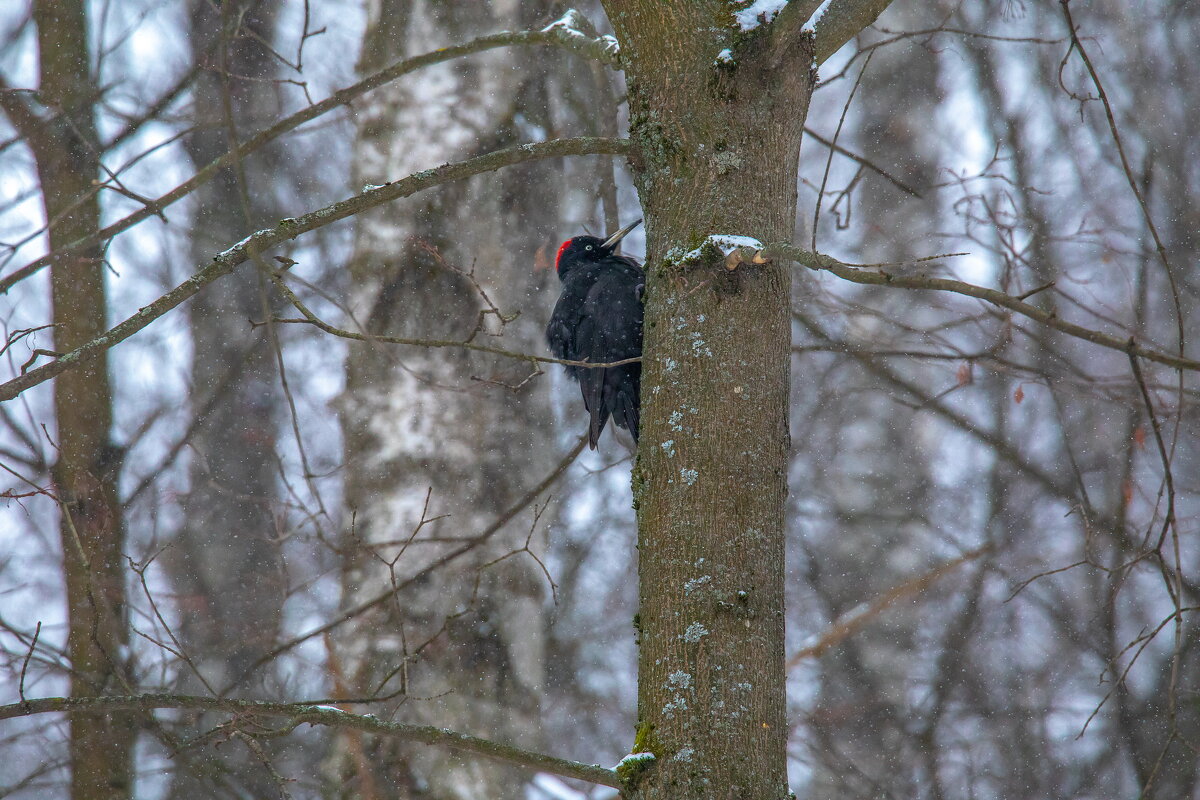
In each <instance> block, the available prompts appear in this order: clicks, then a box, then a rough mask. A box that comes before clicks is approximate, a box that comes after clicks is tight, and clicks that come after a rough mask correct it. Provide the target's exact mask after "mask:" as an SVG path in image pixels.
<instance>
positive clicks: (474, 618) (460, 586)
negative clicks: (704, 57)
mask: <svg viewBox="0 0 1200 800" xmlns="http://www.w3.org/2000/svg"><path fill="white" fill-rule="evenodd" d="M543 11H544V8H543V7H542V6H541V4H531V3H521V4H513V5H510V6H503V7H501V6H499V5H498V4H492V3H482V2H470V3H456V4H452V5H446V4H438V3H431V2H420V1H418V0H385V1H384V2H378V3H374V4H372V6H371V9H370V21H369V25H368V30H367V32H366V36H365V39H364V49H363V55H362V59H361V62H360V68H361V69H362V71H364V72H369V71H371V70H374V69H378V68H380V67H382V66H383V65H385V64H386V63H388V62H390V61H392V60H394V59H396V58H398V57H401V56H403V55H405V54H415V53H419V52H425V51H428V50H431V49H433V48H435V47H437V46H440V45H445V44H452V43H458V42H462V41H466V40H467V39H469V38H471V37H472V36H475V35H478V34H480V33H490V32H493V31H496V30H503V29H520V28H529V27H533V23H536V22H538V21H539V19H540V15H541V14H542V13H543ZM561 58H562V57H561V56H560V55H558V54H555V53H552V52H543V51H527V50H524V49H520V48H512V49H504V50H497V51H492V52H488V53H483V54H480V55H478V56H474V57H472V58H471V59H470V60H464V61H459V62H455V63H453V64H446V65H439V66H435V67H431V68H430V69H429V70H427V71H426V72H424V73H422V76H421V81H413V82H411V83H402V84H399V85H397V86H395V87H389V88H387V89H384V90H381V91H378V92H377V93H376V94H374V95H373V96H372V97H371V98H370V102H369V103H368V104H367V105H366V106H365V107H363V108H362V109H361V110H360V113H359V117H358V119H359V133H358V140H357V144H356V165H357V174H356V178H355V183H356V185H362V184H376V183H382V182H384V181H386V180H391V179H395V178H397V177H401V176H403V175H405V174H408V173H410V172H415V171H418V170H422V169H426V168H428V167H432V166H436V165H438V164H441V163H443V162H446V161H457V160H461V159H463V158H467V157H471V156H475V155H479V154H482V153H486V152H488V151H491V150H494V149H497V148H500V147H504V146H506V145H510V144H513V143H516V142H526V141H530V140H531V139H534V138H536V136H537V129H538V128H541V129H542V130H544V131H554V130H555V129H556V127H557V125H556V123H555V120H553V119H552V118H551V117H550V114H549V101H548V97H547V94H546V93H547V88H546V80H545V73H546V72H547V71H548V70H549V69H550V67H549V64H554V63H559V61H560V60H561ZM561 192H562V186H561V177H560V176H559V174H558V173H557V171H556V170H555V169H553V168H552V167H551V166H550V165H549V164H532V165H530V166H526V167H520V168H515V169H508V170H503V171H501V172H497V173H492V174H488V175H483V176H479V177H476V178H473V179H471V180H469V181H464V182H462V183H460V184H455V185H448V186H446V187H443V188H441V189H438V190H437V191H436V192H432V193H429V194H427V195H425V196H422V197H418V198H414V199H413V200H410V201H406V202H404V203H401V204H395V205H391V206H388V207H387V208H385V209H382V210H381V212H376V213H372V214H370V215H366V216H364V217H361V218H360V220H359V227H358V230H357V235H356V243H355V255H354V259H353V262H352V264H351V274H352V277H353V280H354V295H353V303H352V305H353V309H354V313H355V314H356V316H357V319H358V321H359V322H360V323H361V324H362V325H363V327H364V328H365V330H366V332H368V333H374V334H388V335H400V336H415V337H429V338H439V339H455V338H457V339H463V338H466V337H467V336H468V335H470V333H471V331H472V330H473V329H475V327H476V325H477V324H478V323H479V322H480V320H481V317H480V312H481V311H483V310H485V309H486V305H487V303H486V301H485V300H484V299H483V298H482V296H481V295H480V294H479V292H478V291H477V290H476V289H475V288H474V287H473V286H472V285H471V281H470V279H469V278H467V277H466V275H464V274H463V272H469V271H470V270H471V269H472V268H475V269H476V273H475V277H476V279H477V280H478V281H479V283H480V284H481V285H482V287H483V288H484V289H485V290H486V292H487V296H488V297H489V298H490V299H491V300H492V301H494V302H495V303H496V305H497V306H498V307H499V309H500V310H502V311H503V312H504V313H505V314H511V313H513V312H515V311H520V312H521V317H520V318H519V319H518V320H516V321H515V322H512V323H509V324H504V325H503V333H504V338H503V339H501V340H500V341H499V342H498V344H501V345H503V346H504V347H506V348H509V349H512V350H517V351H524V352H533V353H538V352H542V351H543V350H544V344H543V342H542V335H541V329H542V326H543V325H544V319H545V316H546V313H547V312H546V309H547V308H548V303H549V302H550V301H551V299H552V292H551V288H552V286H553V282H554V276H553V275H552V274H551V273H550V272H549V271H541V272H535V270H534V268H533V262H534V255H535V253H536V252H537V251H538V250H539V249H543V250H544V249H545V248H547V247H549V246H551V243H552V242H554V241H557V238H558V237H560V232H559V230H558V220H559V216H558V214H559V209H558V200H559V198H560V197H561V196H562V194H561ZM427 245H428V246H432V247H433V248H435V249H436V251H437V252H436V253H433V252H431V251H430V250H429V249H428V247H427ZM455 269H457V270H459V271H457V272H456V271H455ZM484 324H485V326H486V328H485V330H484V331H481V332H480V333H479V334H478V336H479V338H480V339H484V340H486V339H487V336H488V333H489V332H496V331H498V330H499V328H500V327H501V323H500V320H499V318H498V315H495V314H489V315H488V316H487V318H486V319H485V320H484ZM483 343H487V342H483ZM528 372H529V370H528V367H527V365H524V364H520V363H517V364H515V365H514V362H512V361H499V360H496V359H494V358H492V357H489V356H481V355H480V354H472V353H467V352H454V351H446V350H422V349H410V348H404V349H399V348H396V347H394V346H391V345H380V344H371V343H366V344H362V345H355V346H354V347H353V348H352V349H351V352H350V356H349V361H348V365H347V388H346V393H345V395H344V397H343V399H342V401H341V411H342V420H343V425H344V430H345V434H346V462H347V465H348V469H347V474H346V505H347V508H348V509H349V511H350V513H351V515H352V519H351V520H348V521H347V533H348V537H347V549H348V551H349V556H348V564H347V571H346V599H347V602H348V604H353V603H355V602H358V601H360V600H361V599H363V598H365V597H370V596H374V595H376V594H378V593H379V592H380V590H382V589H386V587H387V586H388V585H389V582H390V581H393V580H401V579H403V578H404V577H406V576H407V575H411V574H413V573H414V572H416V571H418V570H420V569H421V568H422V567H424V566H425V565H427V564H428V563H429V562H431V561H433V560H435V559H437V558H438V557H439V556H441V555H443V554H444V553H445V552H446V551H447V550H449V549H453V548H456V547H458V546H460V545H461V541H459V542H453V541H450V542H448V541H445V539H447V538H452V537H462V536H470V535H472V534H475V533H478V532H479V531H481V530H482V529H483V528H484V527H486V526H487V524H488V523H489V522H490V521H491V520H492V519H493V518H495V517H496V516H498V515H499V514H500V512H501V511H502V509H504V508H505V507H506V506H507V505H509V504H510V503H511V502H512V501H513V500H514V499H515V498H517V497H520V496H521V495H522V494H523V493H524V491H525V490H527V489H528V488H529V486H530V485H531V484H534V483H536V482H537V480H538V478H539V477H540V476H542V475H544V474H546V473H547V472H548V471H549V470H550V468H551V467H552V466H553V464H554V463H556V458H555V448H554V447H553V445H554V436H553V430H552V428H551V427H550V426H547V425H546V424H545V422H546V419H547V418H548V417H549V416H550V412H549V404H548V398H547V394H546V389H545V381H544V379H543V380H541V381H531V382H529V383H526V384H524V385H522V386H520V388H516V389H506V388H503V387H501V386H497V385H494V384H488V383H484V382H479V381H474V380H472V378H473V377H478V378H483V379H487V380H494V381H499V382H502V383H506V384H509V385H511V386H514V387H515V386H517V385H518V384H520V383H521V381H522V380H523V379H524V378H525V377H526V376H527V375H528ZM427 490H428V491H429V505H428V511H427V513H428V516H436V515H442V514H448V515H449V518H447V519H443V520H440V521H438V522H434V523H431V524H429V525H426V526H424V527H421V530H420V532H419V534H418V536H417V540H416V541H415V542H414V543H413V544H412V545H411V546H406V545H405V544H404V542H405V541H406V540H407V539H408V538H409V536H410V535H411V534H412V533H413V532H414V530H415V529H416V528H418V527H419V524H420V521H421V519H422V514H423V512H424V508H425V499H426V492H427ZM532 522H533V511H532V509H530V510H529V511H528V512H526V513H524V514H522V515H520V516H519V517H518V519H517V520H514V522H513V523H511V524H510V525H509V526H507V527H506V528H505V529H504V530H502V531H501V532H500V533H499V534H497V535H496V536H494V537H492V538H491V539H490V540H489V542H488V544H487V545H486V546H484V547H480V548H479V549H478V551H477V552H476V553H474V555H473V556H472V557H471V558H469V559H465V560H464V562H463V563H458V564H456V565H455V566H454V567H453V568H452V569H449V570H442V571H441V572H438V573H436V574H435V575H434V576H432V577H431V578H430V579H429V580H428V581H426V582H423V583H422V584H421V585H419V586H416V587H412V588H410V589H407V590H405V592H404V593H403V595H402V596H398V597H397V598H396V600H395V602H393V603H389V604H388V605H387V606H382V607H379V608H377V609H375V610H373V611H372V612H371V613H369V614H366V615H364V616H362V617H361V618H360V619H358V620H356V621H355V622H354V623H353V624H352V625H351V626H349V627H348V628H347V630H346V631H345V632H344V634H343V635H342V636H340V637H339V640H338V641H339V643H340V647H339V648H338V652H337V653H336V655H335V659H337V660H338V661H339V662H340V670H341V674H342V676H343V680H344V682H345V685H346V687H347V688H348V689H349V690H350V691H351V693H357V694H359V695H366V694H371V693H379V694H392V695H394V694H395V693H397V692H400V696H399V698H397V700H399V701H402V703H403V706H402V708H401V710H400V712H399V714H400V718H401V719H404V720H405V721H411V722H424V723H430V724H435V725H440V726H447V727H451V728H454V729H457V730H462V731H470V732H472V733H475V734H479V735H483V736H489V737H493V738H496V739H499V740H501V741H506V742H511V743H514V744H518V745H523V746H529V747H534V748H537V747H538V746H539V745H540V742H539V739H538V734H537V730H538V726H537V723H538V721H539V710H538V703H539V699H540V695H541V692H542V689H543V683H544V677H543V675H544V669H545V665H544V661H543V656H544V631H543V626H544V616H543V603H544V601H545V599H546V598H545V594H546V591H547V585H546V582H545V579H544V578H543V577H542V576H541V570H540V568H539V567H538V565H537V564H536V563H535V562H534V561H533V560H532V557H531V555H530V554H528V553H526V554H517V555H514V556H512V557H510V558H507V559H505V560H503V561H501V562H498V563H495V564H491V565H489V564H488V562H491V561H493V560H494V559H496V558H498V557H500V556H502V555H504V554H505V553H508V552H511V551H513V550H519V549H521V548H522V547H523V546H524V545H525V542H526V537H527V536H528V534H529V533H530V526H531V524H532ZM530 548H531V550H532V552H533V553H538V552H541V551H542V548H543V544H542V542H541V531H540V530H538V531H536V532H535V534H534V536H533V538H532V540H531V541H530ZM393 560H394V563H390V564H389V563H388V562H393ZM393 705H395V701H393V703H391V704H389V705H388V706H386V707H392V706H393ZM367 746H368V745H366V744H364V743H363V742H361V741H358V740H353V739H344V740H343V748H342V750H343V756H344V758H343V760H342V764H341V767H340V768H341V769H342V770H343V771H345V772H347V773H349V774H350V775H352V776H353V778H354V779H355V783H354V784H353V785H354V786H357V787H358V788H357V789H355V791H359V792H362V793H363V794H369V793H370V792H371V791H374V788H373V787H375V786H382V785H390V786H393V787H395V791H396V792H398V793H399V795H400V796H405V797H431V798H459V797H463V798H465V797H474V796H477V795H478V794H479V793H484V794H487V795H489V796H496V797H509V796H518V795H519V793H520V788H519V787H520V786H521V784H522V783H523V782H524V780H525V779H526V776H525V775H523V774H521V773H519V772H516V771H513V770H511V769H510V768H507V767H504V766H502V765H497V764H491V763H481V762H478V761H467V762H464V761H463V760H461V759H459V758H457V757H455V756H453V755H452V754H448V753H446V752H443V751H438V750H432V749H429V748H413V747H411V746H392V745H380V749H379V750H377V751H372V752H371V753H367V752H366V751H365V748H366V747H367ZM372 746H373V745H372Z"/></svg>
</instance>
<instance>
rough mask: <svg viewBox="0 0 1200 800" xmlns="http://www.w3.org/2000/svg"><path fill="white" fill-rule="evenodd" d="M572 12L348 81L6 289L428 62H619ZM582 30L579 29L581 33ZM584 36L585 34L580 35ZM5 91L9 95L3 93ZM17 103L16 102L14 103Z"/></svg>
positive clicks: (7, 281) (613, 48)
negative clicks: (524, 55) (507, 53)
mask: <svg viewBox="0 0 1200 800" xmlns="http://www.w3.org/2000/svg"><path fill="white" fill-rule="evenodd" d="M573 13H574V16H573V17H572V16H571V14H572V12H568V13H567V14H564V15H563V18H562V19H560V20H559V21H558V22H555V23H552V24H550V25H548V26H546V27H545V28H544V29H542V30H540V31H501V32H499V33H491V34H488V35H487V36H481V37H479V38H478V39H473V40H471V41H469V42H465V43H463V44H458V45H452V46H450V47H441V48H438V49H437V50H433V51H431V52H428V53H422V54H421V55H418V56H413V57H412V58H405V59H401V60H400V61H397V62H395V63H394V64H392V65H391V66H389V67H385V68H384V69H381V70H380V71H379V72H376V73H374V74H372V75H368V76H367V77H365V78H363V79H362V80H361V81H358V82H357V83H355V84H352V85H350V86H347V87H345V88H343V89H339V90H338V91H336V92H334V93H333V94H331V95H330V96H329V97H327V98H325V99H324V100H321V101H320V102H317V103H314V104H312V105H310V106H306V107H305V108H302V109H300V110H299V111H297V112H296V113H294V114H291V115H289V116H286V117H284V118H283V119H281V120H279V121H277V122H275V123H274V124H272V125H271V126H269V127H267V128H264V129H262V130H260V131H259V132H258V133H256V134H254V135H253V136H251V137H250V138H248V139H247V140H246V141H244V142H242V143H241V144H240V145H238V147H237V148H236V149H234V150H230V151H227V152H226V153H224V154H223V155H221V156H219V157H217V158H216V159H214V160H213V161H210V162H209V163H208V164H206V165H204V166H203V167H202V168H201V169H199V170H198V171H197V172H196V174H195V175H193V176H192V177H191V178H188V179H187V180H186V181H184V182H183V183H181V184H179V185H178V186H176V187H175V188H174V189H172V190H171V191H169V192H167V193H166V194H164V195H162V196H160V197H157V198H154V199H152V200H149V201H147V202H144V203H143V205H142V207H141V208H139V209H138V210H137V211H134V212H133V213H131V214H128V215H126V216H125V217H122V218H121V219H119V220H117V221H115V222H113V223H111V224H109V225H107V226H106V227H104V228H103V229H102V230H99V231H97V232H95V233H93V234H90V235H88V236H85V237H83V238H81V239H79V240H77V241H74V242H72V243H70V244H69V245H67V246H66V247H65V248H60V249H58V250H56V251H55V252H53V253H47V254H46V255H43V256H40V257H39V258H36V259H34V260H33V261H32V262H30V263H28V264H26V265H25V266H23V267H21V268H20V269H17V270H14V271H13V272H11V273H9V274H8V275H5V276H3V277H0V294H3V293H5V292H7V291H8V290H9V289H10V288H12V287H13V286H14V285H16V284H17V283H19V282H21V281H23V280H25V279H26V278H28V277H30V276H31V275H34V274H36V273H37V272H39V271H40V270H42V269H44V268H45V267H47V266H49V265H50V263H51V262H52V261H54V259H56V258H62V257H63V256H65V255H68V254H71V253H75V252H78V251H80V250H82V249H83V248H86V247H91V246H93V245H95V244H97V243H99V242H104V241H107V240H109V239H111V238H113V237H114V236H116V235H117V234H119V233H122V232H124V231H127V230H129V229H130V228H132V227H133V226H134V225H137V224H138V223H140V222H142V221H144V220H146V219H148V218H149V217H152V216H159V217H161V216H163V215H164V211H165V210H166V209H167V208H168V207H170V206H171V205H173V204H175V203H176V202H178V201H179V200H182V199H183V198H184V197H187V196H188V195H189V194H191V193H192V192H194V191H195V190H196V189H198V188H200V187H201V186H203V185H204V184H206V183H208V182H209V181H210V180H212V179H213V178H214V177H215V176H216V175H218V174H220V171H221V170H222V169H223V168H225V167H227V166H229V165H230V164H232V163H234V162H235V161H237V160H240V159H243V158H245V157H246V156H248V155H250V154H251V153H253V152H255V151H256V150H259V149H260V148H262V147H264V146H265V145H267V144H268V143H270V142H273V141H275V140H276V139H278V138H280V137H281V136H283V135H284V134H286V133H288V132H290V131H292V130H294V129H296V128H298V127H300V126H301V125H303V124H305V123H307V122H311V121H313V120H315V119H317V118H318V117H321V116H323V115H324V114H327V113H329V112H330V111H333V110H334V109H336V108H339V107H340V106H348V105H350V103H351V101H353V100H355V99H356V98H358V97H361V96H362V95H364V94H366V93H367V92H369V91H372V90H373V89H377V88H379V87H380V86H384V85H386V84H389V83H392V82H393V81H395V80H397V79H398V78H401V77H403V76H404V75H407V74H409V73H410V72H415V71H417V70H419V69H422V68H424V67H429V66H432V65H434V64H441V63H443V62H445V61H451V60H453V59H456V58H462V57H464V56H469V55H472V54H474V53H481V52H483V51H485V50H491V49H494V48H497V47H518V46H521V47H523V46H533V45H542V46H545V45H549V46H553V47H562V48H565V49H568V50H572V51H574V52H576V53H579V54H580V55H582V56H584V57H586V58H592V59H595V60H598V61H601V62H603V63H605V64H608V65H610V66H617V65H618V64H617V53H618V51H619V50H620V48H619V46H618V45H617V40H616V39H614V38H613V37H611V36H594V35H593V36H586V35H583V34H582V32H581V31H580V26H582V27H583V29H584V30H591V25H590V24H589V23H588V22H587V20H586V19H585V18H584V17H583V15H581V14H579V13H578V12H573ZM568 18H570V19H571V20H573V21H574V22H575V26H574V27H572V26H570V25H568V26H566V28H567V29H568V30H564V29H563V28H562V27H558V25H559V23H561V22H563V20H566V19H568ZM576 34H579V35H578V36H577V35H576ZM581 36H582V38H580V37H581ZM0 96H4V95H3V94H0ZM10 105H11V104H10Z"/></svg>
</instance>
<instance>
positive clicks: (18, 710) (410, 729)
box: [0, 694, 621, 788]
mask: <svg viewBox="0 0 1200 800" xmlns="http://www.w3.org/2000/svg"><path fill="white" fill-rule="evenodd" d="M159 708H176V709H198V710H203V711H216V712H225V713H229V714H235V715H242V716H249V715H253V716H266V717H279V718H283V719H285V720H286V721H287V723H288V728H287V730H290V729H292V728H296V727H299V726H300V725H303V724H306V723H307V724H309V725H324V726H325V727H329V728H351V729H353V730H359V731H364V732H366V733H373V734H375V735H377V736H387V737H390V738H393V739H402V740H404V741H408V742H422V743H424V744H436V745H442V746H444V747H450V748H453V749H455V750H462V751H464V752H467V753H474V754H475V755H480V756H483V757H485V758H490V759H494V760H496V761H506V762H508V763H510V764H517V765H519V766H522V767H528V768H530V769H535V770H538V771H540V772H548V773H550V774H552V775H561V776H563V777H565V778H575V779H577V780H581V781H587V782H589V783H596V784H600V785H602V786H612V787H614V788H620V786H621V783H620V781H619V780H618V778H617V774H616V773H615V772H613V771H612V770H611V769H606V768H605V767H601V766H599V765H596V764H581V763H579V762H577V761H568V760H566V759H563V758H555V757H554V756H548V755H545V754H543V753H535V752H532V751H530V750H522V749H521V748H519V747H513V746H511V745H507V744H501V743H499V742H493V741H491V740H489V739H481V738H479V737H477V736H470V735H468V734H465V733H458V732H456V731H452V730H448V729H446V728H435V727H433V726H432V725H407V724H404V723H401V722H386V721H384V720H382V719H378V718H377V717H373V716H370V715H362V714H351V713H349V712H347V711H342V710H341V709H339V708H334V707H333V706H323V705H309V704H305V703H270V702H266V701H261V700H225V699H220V698H215V697H193V696H189V695H174V694H143V695H131V696H124V697H43V698H39V699H37V700H27V701H25V702H23V703H12V704H11V705H6V706H0V720H3V719H13V718H15V717H27V716H32V715H34V714H51V713H59V712H80V711H95V712H111V711H143V712H150V711H153V710H154V709H159Z"/></svg>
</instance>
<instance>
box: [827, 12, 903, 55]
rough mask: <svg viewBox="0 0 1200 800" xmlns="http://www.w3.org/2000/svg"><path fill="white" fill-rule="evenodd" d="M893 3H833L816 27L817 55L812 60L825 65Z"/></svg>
mask: <svg viewBox="0 0 1200 800" xmlns="http://www.w3.org/2000/svg"><path fill="white" fill-rule="evenodd" d="M891 4H892V0H833V2H831V3H830V4H829V7H828V8H826V9H825V13H824V14H822V15H821V18H820V19H819V20H817V24H816V25H815V26H814V30H815V31H816V54H815V56H814V57H813V60H814V61H815V62H816V63H817V64H823V63H824V62H825V60H826V59H828V58H829V57H830V56H831V55H833V54H834V53H836V52H837V51H838V50H840V49H841V48H842V45H844V44H845V43H846V42H848V41H850V40H851V39H853V38H854V37H855V36H857V35H858V33H859V31H861V30H862V29H863V28H866V27H867V26H868V25H870V24H872V23H873V22H875V20H876V19H878V18H879V15H880V14H882V13H883V11H884V9H886V8H887V7H888V6H890V5H891Z"/></svg>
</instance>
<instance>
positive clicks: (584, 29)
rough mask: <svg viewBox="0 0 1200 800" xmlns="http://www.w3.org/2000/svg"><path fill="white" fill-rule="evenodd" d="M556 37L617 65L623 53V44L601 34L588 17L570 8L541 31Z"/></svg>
mask: <svg viewBox="0 0 1200 800" xmlns="http://www.w3.org/2000/svg"><path fill="white" fill-rule="evenodd" d="M540 32H541V33H544V34H549V35H550V36H553V37H555V38H556V39H558V41H559V42H560V43H561V44H563V45H564V46H566V47H568V48H570V49H572V50H577V51H579V52H580V53H582V54H583V55H585V56H587V57H589V58H594V59H596V60H597V61H602V62H604V63H606V64H610V65H612V66H616V65H617V63H618V58H619V56H620V54H621V45H620V43H618V42H617V40H616V39H615V38H614V37H612V36H608V35H604V36H600V35H598V34H597V33H596V29H595V28H594V27H593V26H592V23H590V22H588V20H587V17H585V16H583V14H580V13H579V12H578V11H577V10H575V9H573V8H570V9H567V12H566V13H565V14H563V15H562V16H561V17H559V18H558V19H556V20H554V22H551V23H550V24H549V25H547V26H546V27H544V28H542V30H541V31H540Z"/></svg>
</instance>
